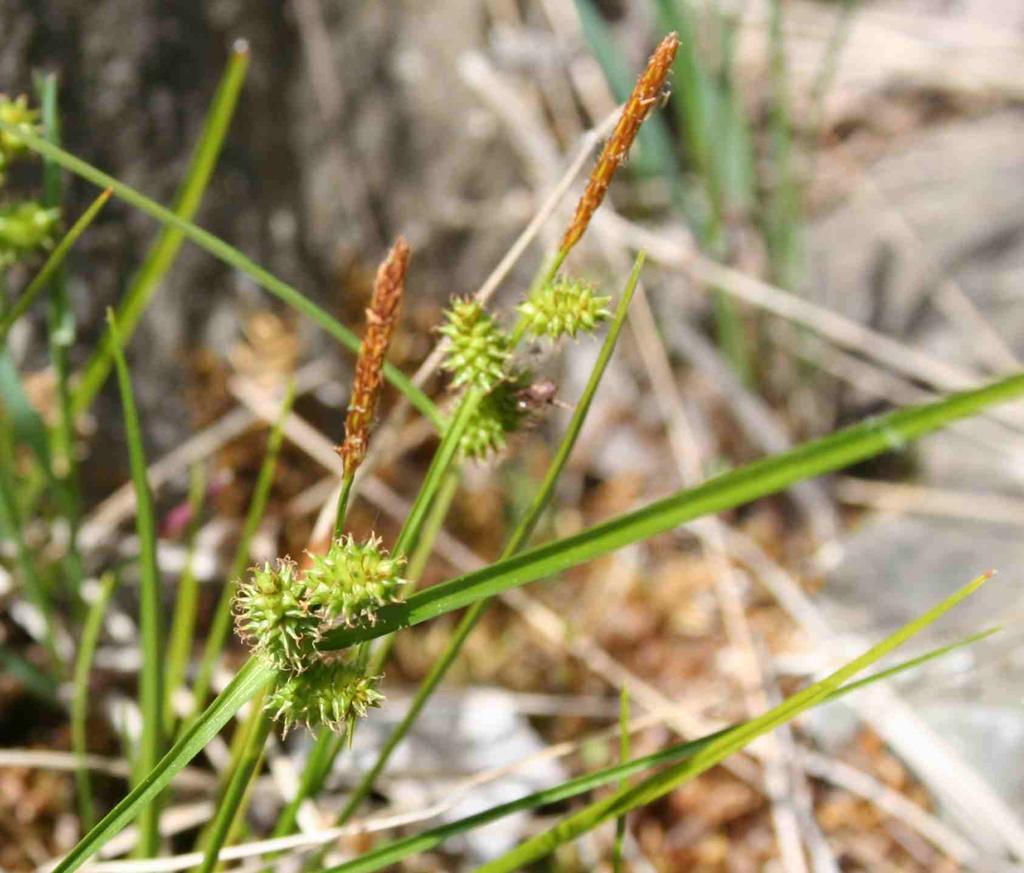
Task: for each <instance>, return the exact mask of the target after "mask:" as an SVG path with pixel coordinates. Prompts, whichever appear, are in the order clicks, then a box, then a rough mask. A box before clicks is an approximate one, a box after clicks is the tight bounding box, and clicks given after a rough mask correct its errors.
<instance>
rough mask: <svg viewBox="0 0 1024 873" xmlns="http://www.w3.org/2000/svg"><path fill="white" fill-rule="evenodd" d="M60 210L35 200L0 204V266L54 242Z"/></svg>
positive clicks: (7, 265) (5, 265) (12, 262)
mask: <svg viewBox="0 0 1024 873" xmlns="http://www.w3.org/2000/svg"><path fill="white" fill-rule="evenodd" d="M58 221H60V211H59V210H57V209H47V208H46V207H44V206H41V205H40V204H39V203H35V202H34V201H31V200H30V201H25V202H22V203H14V204H11V205H10V206H4V207H0V269H2V268H4V267H9V266H10V265H11V264H14V263H16V262H17V261H20V260H21V259H22V258H25V257H27V256H28V255H30V254H32V253H33V252H35V251H37V250H39V249H46V248H49V247H50V246H51V245H53V237H54V231H55V230H56V229H57V222H58Z"/></svg>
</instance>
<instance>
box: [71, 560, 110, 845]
mask: <svg viewBox="0 0 1024 873" xmlns="http://www.w3.org/2000/svg"><path fill="white" fill-rule="evenodd" d="M116 586H117V576H115V575H114V574H113V573H106V574H104V576H103V579H102V580H101V581H100V590H99V593H98V594H97V595H96V599H95V600H94V601H93V602H92V605H91V606H90V607H89V611H88V613H86V616H85V625H84V626H83V627H82V638H81V640H80V641H79V643H78V656H77V658H76V659H75V675H74V681H73V683H72V684H73V689H74V690H73V693H72V697H71V748H72V749H73V750H74V752H75V754H76V755H78V757H79V762H80V763H79V766H78V769H77V770H75V797H76V798H77V800H78V818H79V821H80V823H81V826H82V828H83V829H85V830H88V829H89V828H91V827H92V826H93V823H94V822H95V821H96V811H95V808H94V805H93V796H92V780H91V779H90V778H89V768H88V767H87V766H86V765H85V764H84V763H83V761H84V758H85V756H86V755H87V754H88V753H89V728H88V724H89V673H90V671H91V670H92V659H93V655H94V654H95V653H96V644H97V642H99V638H100V630H101V629H102V627H103V616H104V615H105V614H106V611H107V605H108V604H109V603H110V598H111V596H112V595H113V593H114V589H115V587H116Z"/></svg>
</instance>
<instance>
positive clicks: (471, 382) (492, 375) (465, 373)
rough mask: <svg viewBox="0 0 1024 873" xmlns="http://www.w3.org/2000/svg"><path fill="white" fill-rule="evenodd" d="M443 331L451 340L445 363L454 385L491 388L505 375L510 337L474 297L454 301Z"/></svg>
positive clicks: (446, 316) (458, 386) (485, 389)
mask: <svg viewBox="0 0 1024 873" xmlns="http://www.w3.org/2000/svg"><path fill="white" fill-rule="evenodd" d="M441 333H442V334H443V335H444V336H446V337H448V339H449V340H450V341H451V345H450V347H449V348H448V352H447V354H446V355H445V359H444V363H443V365H442V366H443V367H444V369H445V370H447V371H448V372H449V373H451V374H452V387H454V388H461V387H462V386H463V385H465V386H468V387H472V388H480V389H482V390H484V391H490V390H491V389H492V388H494V386H495V385H497V384H498V383H499V382H501V381H502V380H503V379H504V378H505V365H506V363H507V362H508V359H509V357H510V355H511V353H512V352H511V349H510V348H509V340H508V337H507V336H506V334H505V332H504V331H503V330H502V329H501V328H500V327H499V326H498V324H497V322H495V320H494V319H493V318H491V316H490V315H488V314H487V313H486V312H484V309H483V307H482V306H481V305H480V304H479V303H477V302H476V301H475V300H472V299H467V300H455V301H454V302H453V303H452V306H451V309H449V310H447V311H446V312H445V324H444V326H443V327H442V328H441Z"/></svg>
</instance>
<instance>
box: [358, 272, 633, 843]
mask: <svg viewBox="0 0 1024 873" xmlns="http://www.w3.org/2000/svg"><path fill="white" fill-rule="evenodd" d="M643 264H644V256H643V254H640V255H638V256H637V259H636V263H635V264H634V265H633V271H632V273H631V274H630V277H629V281H628V282H627V283H626V288H625V290H624V291H623V293H622V297H621V298H620V300H619V304H618V307H617V308H616V312H615V317H614V318H613V319H612V323H611V326H610V327H609V329H608V334H607V336H606V337H605V341H604V344H603V345H602V347H601V351H600V353H599V354H598V357H597V361H596V362H595V364H594V368H593V370H592V371H591V374H590V378H589V379H588V380H587V385H586V388H584V390H583V394H582V395H581V396H580V399H579V402H578V403H577V404H576V409H575V410H574V411H573V415H572V419H571V420H570V422H569V427H568V428H567V430H566V432H565V435H564V436H563V438H562V442H561V444H560V445H559V447H558V451H557V452H556V453H555V457H554V458H553V459H552V461H551V464H550V466H549V467H548V470H547V473H546V474H545V476H544V481H543V482H542V483H541V486H540V488H538V489H537V492H536V493H535V494H534V497H533V501H532V503H531V504H530V506H529V508H528V509H527V511H526V512H525V514H524V515H523V517H522V518H521V519H520V521H519V524H518V525H516V529H515V530H514V531H513V533H512V536H511V537H510V538H509V541H508V543H507V544H506V545H505V549H504V551H503V552H502V558H508V557H510V556H511V555H514V554H515V553H516V552H517V551H519V549H520V548H522V546H523V544H524V543H526V541H527V540H528V539H529V538H530V535H531V534H532V533H533V529H534V527H535V526H536V524H537V522H538V520H539V519H540V517H541V515H543V513H544V510H545V509H546V508H547V505H548V503H549V502H550V500H551V497H552V495H553V494H554V491H555V485H556V484H557V482H558V479H559V477H560V476H561V474H562V470H564V469H565V465H566V463H567V462H568V460H569V455H570V454H571V452H572V449H573V446H574V445H575V444H576V439H577V437H579V434H580V431H581V430H582V428H583V422H584V421H585V420H586V417H587V413H588V412H589V411H590V405H591V403H592V401H593V399H594V394H595V393H596V392H597V387H598V385H600V383H601V379H602V377H603V376H604V372H605V369H606V368H607V366H608V362H609V361H610V360H611V356H612V352H613V351H614V349H615V344H616V342H617V341H618V338H619V333H620V332H621V330H622V325H623V324H624V323H625V320H626V313H627V312H628V310H629V304H630V301H631V300H632V299H633V293H634V292H635V291H636V286H637V283H638V282H639V280H640V271H641V270H642V269H643ZM553 269H554V270H557V267H554V268H553ZM489 602H490V601H489V600H480V601H479V602H477V603H474V604H473V605H472V606H471V607H470V608H469V609H468V610H467V611H466V614H465V615H464V616H463V617H462V620H461V621H460V622H459V624H458V626H457V627H456V628H455V631H454V632H453V634H452V636H451V637H450V638H449V640H448V645H447V646H446V648H445V650H444V652H443V653H442V654H441V656H440V657H439V658H438V659H437V660H436V661H434V663H433V664H432V665H431V667H430V671H429V672H428V673H427V675H426V676H425V677H424V679H423V681H422V682H421V683H420V686H419V688H417V689H416V694H415V696H414V697H413V699H412V702H411V703H410V705H409V709H408V710H407V711H406V713H405V715H404V716H403V718H402V721H401V722H399V723H398V725H397V726H396V727H395V729H394V730H393V731H392V732H391V735H390V736H389V737H388V738H387V740H386V741H385V742H384V745H383V746H382V747H381V750H380V751H379V752H378V753H377V759H376V760H375V761H374V763H373V766H372V767H371V768H370V769H369V770H367V771H366V773H364V774H363V777H362V778H361V779H360V780H359V784H358V785H357V786H356V787H355V788H354V789H353V791H352V793H351V794H350V795H349V798H348V800H347V801H346V802H345V806H344V807H342V810H341V812H340V813H339V814H338V824H344V823H345V822H347V821H348V820H349V819H350V818H351V817H352V815H354V814H355V812H356V810H357V809H358V808H359V805H360V804H361V803H362V802H363V800H364V799H365V798H366V796H367V795H368V794H369V792H370V790H371V789H372V788H373V784H374V782H375V781H376V780H377V777H378V776H379V775H380V774H381V772H382V771H383V770H384V767H385V766H387V762H388V760H389V759H390V758H391V755H392V753H393V752H394V750H395V749H396V748H397V747H398V744H399V743H400V742H401V741H402V740H403V739H404V737H405V736H406V734H407V733H408V732H409V730H410V729H411V728H412V726H413V724H414V723H415V721H416V719H417V718H418V717H419V714H420V712H422V711H423V707H424V706H425V705H426V703H427V701H428V700H429V699H430V697H431V695H432V694H433V693H434V691H435V690H436V689H437V686H438V685H439V684H440V682H441V680H442V679H443V678H444V676H445V674H446V673H447V672H448V668H449V667H451V665H452V664H453V663H454V661H455V658H456V657H457V656H458V654H459V652H460V651H461V650H462V646H463V644H464V643H465V641H466V639H467V638H468V637H469V634H470V633H471V632H472V630H473V628H475V627H476V625H477V622H479V621H480V617H481V616H482V615H483V613H484V610H486V608H487V605H488V603H489Z"/></svg>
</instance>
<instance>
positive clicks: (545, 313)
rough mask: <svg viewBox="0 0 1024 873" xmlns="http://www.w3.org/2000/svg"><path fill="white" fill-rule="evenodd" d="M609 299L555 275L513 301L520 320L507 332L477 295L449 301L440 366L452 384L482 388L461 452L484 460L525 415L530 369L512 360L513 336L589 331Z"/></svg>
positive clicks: (554, 336) (603, 317)
mask: <svg viewBox="0 0 1024 873" xmlns="http://www.w3.org/2000/svg"><path fill="white" fill-rule="evenodd" d="M610 299H611V298H609V297H602V296H600V295H599V294H597V293H596V292H595V290H594V287H593V286H592V285H590V284H589V283H587V282H583V281H581V280H576V279H569V278H566V277H561V276H559V277H555V278H553V279H551V280H550V281H548V282H546V283H544V284H543V285H541V286H539V287H538V288H536V289H534V290H533V291H531V292H530V293H529V294H528V295H527V297H526V299H525V300H524V301H523V302H522V303H521V304H520V305H519V306H518V307H517V312H518V314H519V318H520V321H519V325H518V327H517V328H516V330H514V331H512V332H511V334H510V333H508V332H506V331H505V330H503V329H502V327H501V326H500V325H499V324H498V322H497V320H496V319H495V318H494V317H493V316H491V315H489V314H488V313H487V312H486V311H485V310H484V308H483V306H481V304H480V303H479V302H478V301H477V300H474V299H472V298H469V299H456V300H454V301H453V302H452V305H451V308H450V309H448V310H447V311H446V312H445V323H444V325H443V326H442V327H441V329H440V332H441V333H442V334H443V335H444V336H445V337H447V338H448V340H449V345H448V350H447V353H446V355H445V358H444V362H443V365H442V366H443V367H444V369H445V370H447V371H448V372H449V373H450V374H451V387H452V388H455V389H462V388H477V389H479V390H482V391H484V392H486V393H485V396H484V398H483V399H482V400H481V402H480V404H479V405H478V406H477V408H476V411H475V412H474V414H473V416H472V417H471V419H470V420H469V423H468V424H467V425H466V430H465V433H464V434H463V436H462V439H461V440H460V443H459V451H460V453H461V455H462V456H463V457H464V458H471V459H473V460H485V459H487V458H488V457H490V456H492V455H494V454H496V453H498V452H500V451H502V450H503V449H504V448H505V445H506V442H507V437H508V435H509V434H511V433H514V432H515V431H517V430H519V429H520V428H521V427H522V426H523V423H524V421H525V420H526V419H527V418H528V416H527V414H526V411H525V409H524V408H523V405H522V403H521V400H520V398H521V397H522V396H523V394H524V392H526V391H527V389H528V388H529V385H530V375H529V373H527V372H525V371H524V370H522V369H520V368H518V367H516V366H515V363H514V361H513V352H514V345H515V340H514V338H518V337H520V336H523V335H528V336H533V337H535V338H538V339H539V338H542V337H546V338H549V339H560V338H561V337H563V336H570V337H573V338H576V337H577V336H578V335H579V334H581V333H591V332H593V331H594V330H596V329H597V327H598V326H599V325H600V324H601V323H602V322H604V321H605V320H607V319H608V318H610V317H611V312H610V311H609V310H608V304H609V302H610Z"/></svg>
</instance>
